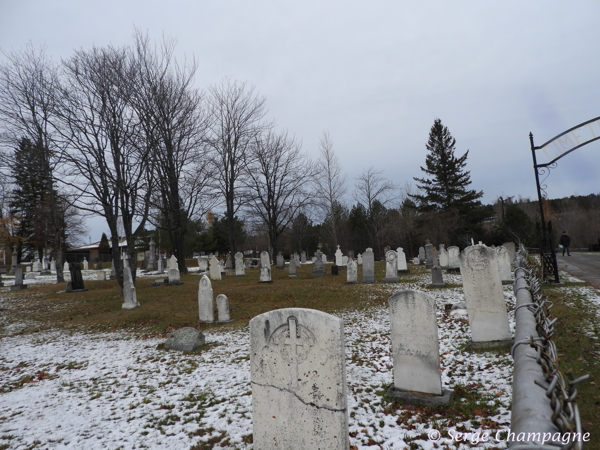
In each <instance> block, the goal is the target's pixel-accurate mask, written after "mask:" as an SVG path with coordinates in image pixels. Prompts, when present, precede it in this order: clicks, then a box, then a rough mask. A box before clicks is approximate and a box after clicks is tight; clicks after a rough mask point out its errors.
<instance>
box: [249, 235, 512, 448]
mask: <svg viewBox="0 0 600 450" xmlns="http://www.w3.org/2000/svg"><path fill="white" fill-rule="evenodd" d="M494 257H495V252H494V253H490V252H489V249H487V248H485V247H477V246H475V247H472V248H469V249H467V250H466V251H465V252H463V254H462V255H461V268H462V267H463V266H464V269H465V277H466V279H467V282H466V283H465V284H466V286H465V297H466V302H467V307H468V309H469V319H470V323H471V329H472V335H473V341H479V342H481V339H482V338H484V339H485V340H486V342H488V343H489V341H503V340H507V339H510V330H509V328H508V315H507V312H506V305H505V303H504V298H503V296H501V297H497V296H494V297H493V298H492V297H490V296H489V295H488V294H489V289H488V288H489V286H488V288H486V287H483V286H482V281H484V280H486V279H488V278H489V277H490V276H491V278H494V277H493V276H492V275H493V274H492V273H491V271H490V268H491V266H492V265H493V261H495V260H494ZM494 274H495V277H496V278H498V274H497V271H496V272H494ZM494 281H495V282H497V281H498V280H494ZM488 284H489V283H488ZM497 286H499V287H500V289H501V284H499V283H497ZM500 295H502V293H501V291H500ZM388 303H389V314H390V325H391V338H392V354H393V367H394V368H393V378H394V384H393V386H392V387H391V388H390V390H389V391H388V395H389V396H391V397H397V398H401V399H403V401H405V402H415V401H419V402H426V403H429V404H436V403H445V402H447V401H449V399H450V395H451V392H450V391H449V390H446V389H443V387H442V381H441V371H440V356H439V342H438V331H437V320H436V309H437V308H436V304H435V300H434V299H433V298H432V297H430V296H429V295H427V294H425V293H423V292H418V291H410V290H409V291H401V292H398V293H396V294H394V295H393V296H392V297H391V298H390V299H389V302H388ZM496 310H497V311H496ZM500 310H502V311H500ZM501 312H502V314H503V319H502V318H500V317H498V316H499V315H502V314H500V313H501ZM496 313H497V314H496ZM496 331H498V333H495V332H496ZM250 340H251V344H250V355H251V362H250V364H251V378H252V412H253V416H252V421H253V442H254V445H255V446H256V447H257V448H260V449H275V448H307V449H317V448H326V449H344V450H347V449H348V445H349V443H348V403H347V388H346V368H345V351H344V329H343V321H342V319H339V318H337V317H334V316H331V315H329V314H326V313H323V312H320V311H314V310H309V309H301V308H289V309H279V310H275V311H271V312H268V313H265V314H261V315H260V316H257V317H255V318H253V319H252V320H251V321H250ZM415 393H416V394H415ZM424 394H425V395H424ZM290 423H294V426H293V427H290V426H289V424H290Z"/></svg>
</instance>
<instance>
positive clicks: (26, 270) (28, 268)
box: [25, 266, 31, 275]
mask: <svg viewBox="0 0 600 450" xmlns="http://www.w3.org/2000/svg"><path fill="white" fill-rule="evenodd" d="M28 272H31V266H25V275H27V273H28Z"/></svg>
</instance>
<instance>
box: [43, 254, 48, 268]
mask: <svg viewBox="0 0 600 450" xmlns="http://www.w3.org/2000/svg"><path fill="white" fill-rule="evenodd" d="M42 270H43V271H46V270H48V258H47V257H45V256H44V258H43V259H42Z"/></svg>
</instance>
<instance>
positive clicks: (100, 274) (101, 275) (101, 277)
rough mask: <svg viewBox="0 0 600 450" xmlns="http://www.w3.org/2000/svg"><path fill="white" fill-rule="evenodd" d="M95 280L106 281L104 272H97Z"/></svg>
mask: <svg viewBox="0 0 600 450" xmlns="http://www.w3.org/2000/svg"><path fill="white" fill-rule="evenodd" d="M96 279H97V280H98V281H106V272H105V271H104V270H97V271H96Z"/></svg>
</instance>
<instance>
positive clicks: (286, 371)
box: [250, 308, 349, 450]
mask: <svg viewBox="0 0 600 450" xmlns="http://www.w3.org/2000/svg"><path fill="white" fill-rule="evenodd" d="M345 359H346V357H345V351H344V325H343V320H342V319H340V318H338V317H335V316H332V315H329V314H326V313H323V312H321V311H315V310H310V309H302V308H288V309H277V310H275V311H270V312H267V313H264V314H261V315H260V316H257V317H255V318H253V319H252V320H251V321H250V367H251V379H252V428H253V429H252V431H253V445H254V448H257V449H261V450H276V449H303V450H304V449H311V450H312V449H314V450H316V449H327V450H348V448H349V439H348V404H347V387H346V361H345ZM292 424H293V426H292Z"/></svg>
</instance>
